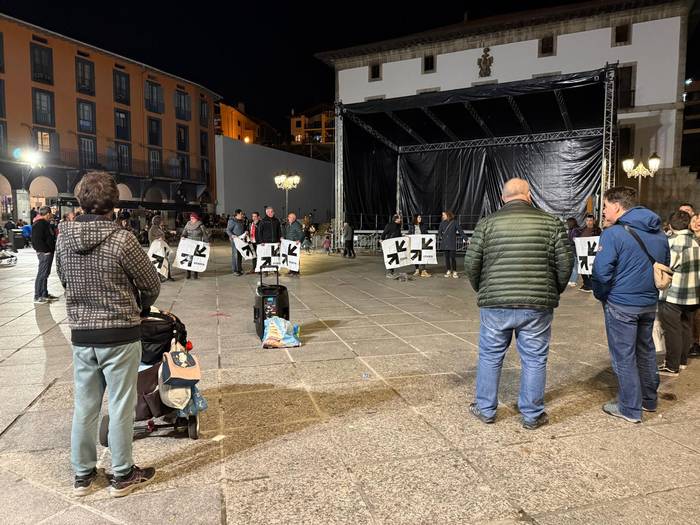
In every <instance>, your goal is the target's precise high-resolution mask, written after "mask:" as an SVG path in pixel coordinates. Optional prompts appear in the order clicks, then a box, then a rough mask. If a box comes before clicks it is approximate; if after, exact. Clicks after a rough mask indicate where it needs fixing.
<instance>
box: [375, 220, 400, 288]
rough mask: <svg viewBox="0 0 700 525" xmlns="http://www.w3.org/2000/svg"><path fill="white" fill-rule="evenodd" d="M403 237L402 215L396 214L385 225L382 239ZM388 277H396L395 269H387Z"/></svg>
mask: <svg viewBox="0 0 700 525" xmlns="http://www.w3.org/2000/svg"><path fill="white" fill-rule="evenodd" d="M397 237H401V215H398V214H397V215H394V216H393V217H392V218H391V220H390V221H389V222H388V223H387V224H386V226H384V231H383V232H382V234H381V236H380V239H381V240H382V241H385V240H387V239H395V238H397ZM386 277H387V278H388V279H393V278H394V269H393V268H392V269H391V270H387V272H386Z"/></svg>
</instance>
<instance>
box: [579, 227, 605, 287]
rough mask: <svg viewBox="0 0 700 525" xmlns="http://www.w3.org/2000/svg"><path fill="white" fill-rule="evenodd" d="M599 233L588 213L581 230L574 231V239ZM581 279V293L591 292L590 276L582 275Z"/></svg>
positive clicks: (595, 235)
mask: <svg viewBox="0 0 700 525" xmlns="http://www.w3.org/2000/svg"><path fill="white" fill-rule="evenodd" d="M600 233H601V230H600V227H599V226H598V225H597V224H596V223H595V217H594V216H593V215H591V214H590V213H589V214H588V215H586V222H585V224H584V226H583V228H579V229H577V230H576V231H574V238H579V237H598V236H599V235H600ZM581 279H583V284H582V285H581V288H579V290H581V291H582V292H589V293H590V292H592V291H593V289H592V288H591V276H590V275H582V276H581Z"/></svg>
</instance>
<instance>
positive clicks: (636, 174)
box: [622, 151, 661, 200]
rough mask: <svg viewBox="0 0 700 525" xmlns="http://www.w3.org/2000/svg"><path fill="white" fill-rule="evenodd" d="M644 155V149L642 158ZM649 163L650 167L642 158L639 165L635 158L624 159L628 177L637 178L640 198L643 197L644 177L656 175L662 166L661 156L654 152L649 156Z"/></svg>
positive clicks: (623, 163) (623, 165) (623, 166)
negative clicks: (635, 163) (635, 162)
mask: <svg viewBox="0 0 700 525" xmlns="http://www.w3.org/2000/svg"><path fill="white" fill-rule="evenodd" d="M643 156H644V152H643V151H642V154H641V155H640V158H641V157H643ZM648 164H649V167H648V168H647V167H646V166H645V165H644V162H642V160H640V161H639V163H638V164H637V166H635V165H634V159H633V158H629V159H625V160H623V161H622V169H623V170H625V173H627V177H628V178H630V179H634V178H636V179H637V193H638V198H639V199H640V200H641V198H642V178H646V177H652V178H653V177H654V175H655V174H656V172H657V171H658V170H659V168H660V167H661V157H659V156H658V155H657V154H656V153H654V154H652V156H651V157H649V160H648Z"/></svg>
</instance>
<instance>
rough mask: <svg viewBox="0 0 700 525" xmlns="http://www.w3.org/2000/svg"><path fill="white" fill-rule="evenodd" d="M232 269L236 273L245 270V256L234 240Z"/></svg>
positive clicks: (232, 245)
mask: <svg viewBox="0 0 700 525" xmlns="http://www.w3.org/2000/svg"><path fill="white" fill-rule="evenodd" d="M231 271H232V272H234V273H236V272H241V271H243V256H242V255H241V252H239V251H238V250H237V249H236V243H234V242H233V241H231Z"/></svg>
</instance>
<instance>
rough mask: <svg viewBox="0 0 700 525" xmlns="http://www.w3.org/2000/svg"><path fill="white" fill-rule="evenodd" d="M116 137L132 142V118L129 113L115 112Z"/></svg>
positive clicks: (121, 110) (119, 110)
mask: <svg viewBox="0 0 700 525" xmlns="http://www.w3.org/2000/svg"><path fill="white" fill-rule="evenodd" d="M114 136H115V137H116V138H117V139H119V140H131V118H130V115H129V112H128V111H124V110H123V109H115V110H114Z"/></svg>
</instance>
